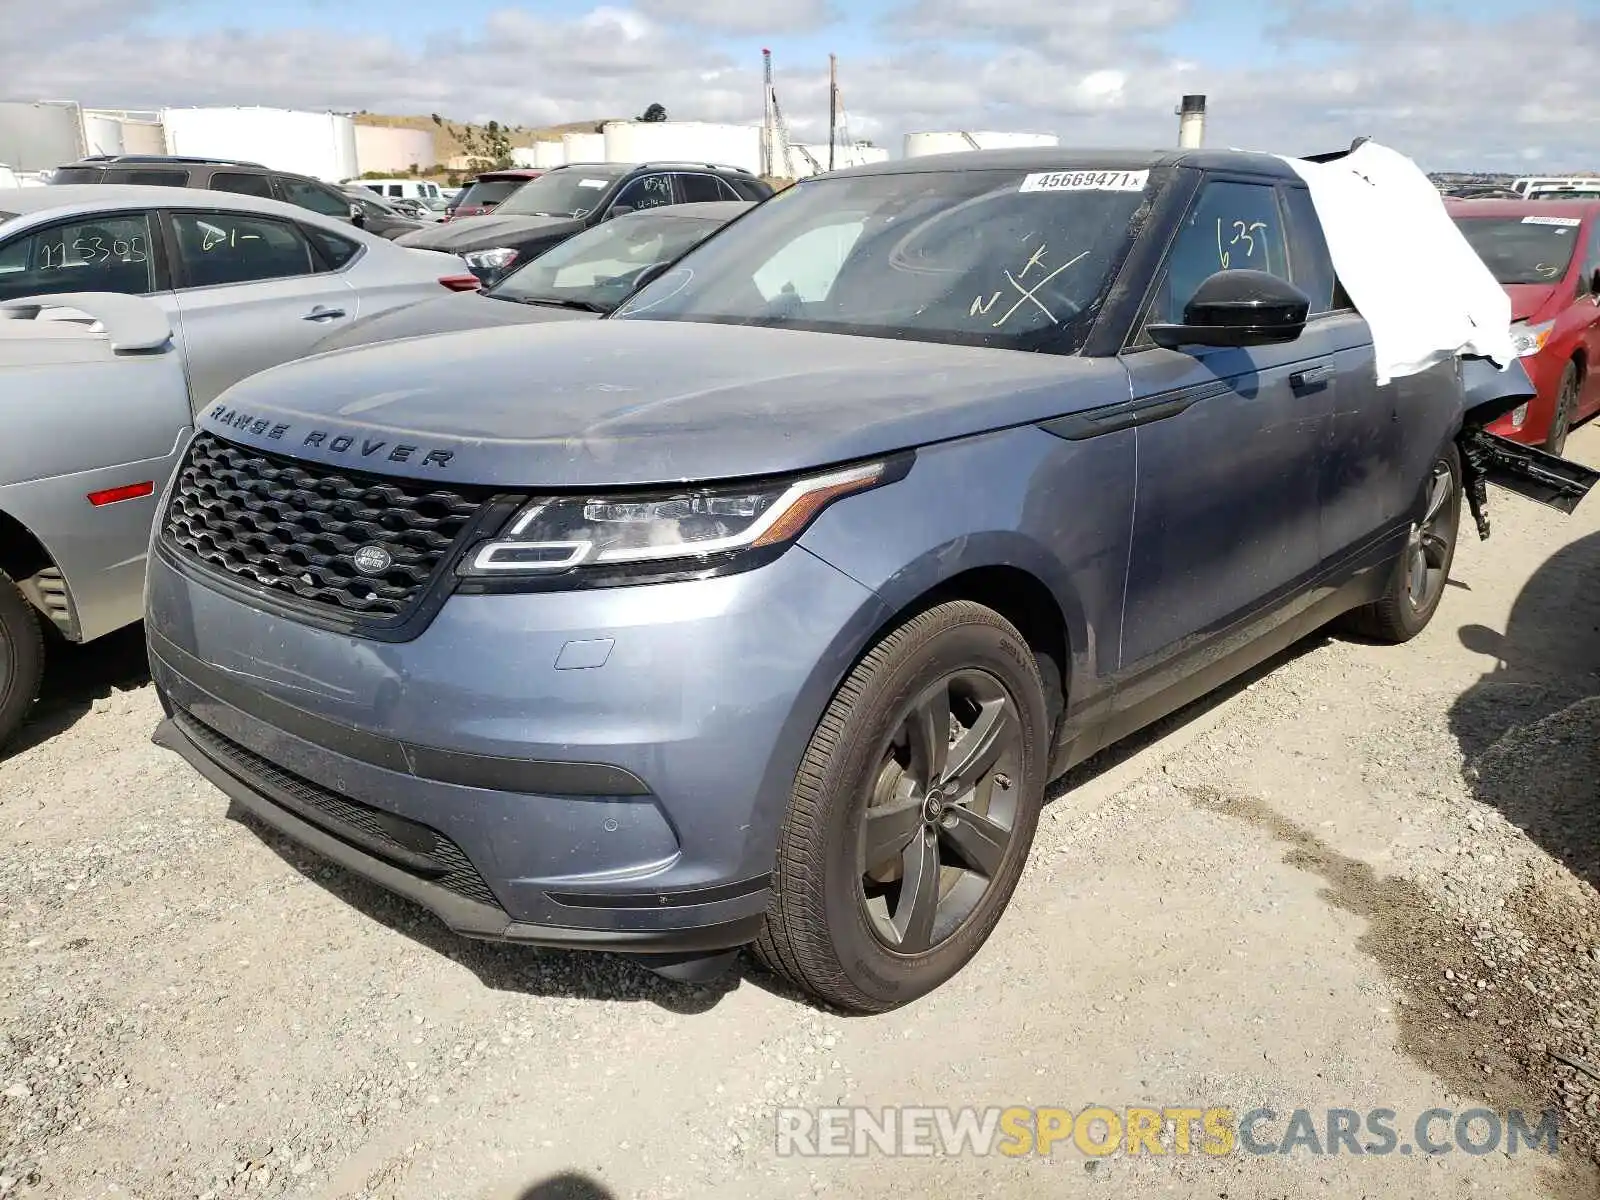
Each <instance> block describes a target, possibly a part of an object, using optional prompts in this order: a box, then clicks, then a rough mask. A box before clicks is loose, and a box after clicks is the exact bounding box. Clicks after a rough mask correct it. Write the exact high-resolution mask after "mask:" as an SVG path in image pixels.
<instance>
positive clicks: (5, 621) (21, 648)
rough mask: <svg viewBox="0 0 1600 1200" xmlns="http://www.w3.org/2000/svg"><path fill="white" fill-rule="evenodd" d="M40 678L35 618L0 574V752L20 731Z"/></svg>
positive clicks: (40, 645)
mask: <svg viewBox="0 0 1600 1200" xmlns="http://www.w3.org/2000/svg"><path fill="white" fill-rule="evenodd" d="M43 677H44V638H43V636H42V631H41V629H40V626H39V618H38V617H37V616H36V615H35V613H34V611H33V606H32V605H31V604H29V603H28V602H27V600H26V599H24V598H23V595H22V593H21V591H19V590H18V589H17V585H16V584H15V583H13V582H12V581H11V576H9V575H7V574H6V573H5V572H4V571H0V750H4V749H5V746H6V743H7V742H9V741H10V740H11V737H12V735H13V734H15V733H16V732H17V730H19V729H20V728H22V722H23V721H24V719H26V717H27V715H28V710H29V709H30V708H32V707H33V701H34V699H35V697H37V696H38V694H39V683H40V680H41V679H42V678H43Z"/></svg>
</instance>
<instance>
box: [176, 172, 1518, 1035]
mask: <svg viewBox="0 0 1600 1200" xmlns="http://www.w3.org/2000/svg"><path fill="white" fill-rule="evenodd" d="M1507 377H1508V378H1510V376H1509V375H1508V376H1507ZM1516 377H1517V378H1518V379H1520V380H1521V382H1522V384H1523V385H1524V386H1523V392H1522V394H1526V387H1525V384H1526V377H1525V376H1523V375H1522V374H1521V372H1517V373H1516ZM1461 380H1462V368H1461V365H1460V364H1459V363H1458V362H1454V361H1452V362H1447V363H1444V364H1441V365H1440V366H1438V367H1436V368H1433V369H1432V370H1429V371H1427V372H1425V373H1422V374H1419V375H1413V376H1409V377H1406V378H1403V379H1399V380H1396V381H1395V382H1393V383H1391V384H1389V385H1387V386H1384V387H1379V386H1378V385H1377V384H1376V383H1375V377H1374V367H1373V359H1372V350H1371V338H1370V335H1369V332H1368V329H1367V327H1366V325H1365V323H1364V322H1363V321H1362V319H1361V317H1360V316H1359V315H1358V314H1357V313H1356V312H1355V311H1354V310H1353V309H1352V308H1351V307H1350V305H1349V303H1348V301H1347V300H1346V299H1345V298H1344V296H1343V294H1342V289H1340V287H1339V286H1338V281H1337V280H1336V278H1335V276H1334V271H1333V268H1332V266H1331V264H1330V262H1329V257H1328V252H1327V249H1326V246H1325V244H1324V241H1323V238H1322V234H1321V230H1320V227H1319V225H1318V222H1317V218H1316V213H1315V211H1314V208H1313V206H1312V204H1311V202H1310V198H1309V196H1308V195H1307V193H1306V191H1305V190H1304V187H1303V185H1302V184H1301V183H1300V181H1299V180H1298V178H1297V177H1296V176H1295V174H1294V173H1293V172H1292V171H1291V170H1290V169H1289V168H1288V167H1287V165H1286V164H1284V163H1283V162H1281V161H1280V160H1278V159H1275V158H1272V157H1269V156H1254V155H1247V154H1238V153H1231V152H1230V153H1222V152H1174V153H1142V152H1141V153H1131V152H1130V153H1097V154H1088V153H1069V152H1065V151H1026V152H1019V151H1006V152H985V153H973V154H965V155H957V156H951V157H949V158H926V159H917V160H911V161H908V162H901V163H891V164H885V165H882V166H878V167H873V168H867V169H862V170H855V171H844V172H838V173H835V174H833V175H829V176H827V177H823V178H819V179H816V180H814V181H810V182H806V183H802V184H800V185H798V186H796V187H794V188H792V189H790V190H788V191H785V192H784V193H782V194H780V195H779V196H778V197H776V198H774V199H772V200H770V201H768V202H766V203H764V204H762V205H759V206H757V207H756V208H755V209H753V210H752V211H751V212H750V213H749V214H747V215H746V216H744V217H741V218H739V219H738V220H736V221H734V222H733V223H732V224H730V225H729V226H727V227H725V228H724V229H723V230H722V231H720V232H719V233H717V234H716V235H714V236H713V237H711V238H710V239H709V240H708V241H706V242H705V243H703V244H702V245H701V246H700V247H698V248H697V249H695V250H693V251H691V252H690V254H689V255H688V256H687V257H685V258H683V259H681V260H679V261H678V262H677V263H676V264H674V265H672V266H670V267H669V268H667V269H665V270H664V271H663V272H661V273H658V274H657V275H656V277H655V278H653V279H652V280H651V281H649V282H648V283H646V284H645V286H643V287H642V288H641V289H640V290H638V291H637V292H636V293H635V294H634V295H633V297H632V298H631V299H630V300H629V301H628V302H627V303H626V304H624V305H623V306H622V308H621V309H619V310H618V311H617V312H616V313H615V314H614V315H612V316H610V317H608V318H606V319H603V320H599V321H592V322H584V323H576V322H574V323H559V324H552V325H548V326H531V327H515V328H495V329H484V330H476V331H468V332H455V333H445V334H439V335H436V336H425V337H417V338H408V339H405V340H402V341H398V342H394V343H390V344H387V345H380V346H373V347H366V348H358V349H351V350H341V351H336V352H332V353H328V354H323V355H318V356H316V357H313V358H311V359H309V360H306V361H302V362H299V363H293V364H289V365H285V366H282V367H278V368H275V369H273V370H270V371H267V372H264V373H262V374H260V375H257V376H255V377H253V378H251V379H249V380H246V381H245V382H243V383H240V384H239V385H237V386H236V387H234V388H233V389H232V390H231V391H229V392H228V393H226V394H225V395H224V396H223V397H222V398H221V399H220V400H219V401H218V402H216V403H215V404H214V405H213V406H212V407H210V408H209V409H208V410H207V411H206V412H205V413H204V414H202V416H201V419H200V421H199V423H198V424H199V428H198V432H197V434H196V436H195V438H194V441H193V444H192V446H191V447H190V449H189V451H188V454H187V457H186V459H185V461H184V463H183V465H182V467H181V469H180V470H179V471H178V472H177V473H176V475H175V477H174V480H173V483H172V485H171V486H170V488H169V491H168V495H167V497H166V499H165V501H164V505H163V509H162V513H161V516H160V518H159V519H158V521H157V525H156V530H155V535H154V539H153V543H152V551H151V560H150V572H149V583H148V614H147V615H148V630H149V646H150V653H151V661H152V665H153V670H154V674H155V679H156V682H157V685H158V687H159V690H160V694H161V697H162V701H163V704H164V707H165V709H166V714H167V720H166V721H165V722H164V723H163V726H162V728H161V730H160V731H159V732H158V734H157V738H158V740H159V741H161V742H162V743H163V744H165V745H167V746H170V747H172V748H173V749H175V750H177V751H178V752H179V753H181V754H182V755H183V756H184V757H186V758H187V759H188V760H189V761H190V762H191V763H192V764H193V765H194V766H195V767H196V768H197V769H198V770H199V771H200V772H202V773H203V774H204V775H205V776H206V777H207V778H209V779H211V780H212V781H213V782H214V783H216V784H217V786H218V787H220V788H221V789H222V790H223V791H224V792H226V793H227V794H228V795H229V796H230V797H232V798H233V799H234V800H235V801H237V802H238V803H239V804H240V805H242V806H243V807H244V808H246V809H248V810H249V811H251V812H253V813H254V814H256V815H257V816H258V817H259V818H261V819H262V820H264V821H266V822H267V823H269V824H270V825H272V826H275V827H277V828H278V829H279V830H282V831H283V832H285V833H286V834H288V836H290V837H291V838H294V839H297V840H298V841H300V842H302V843H304V844H306V845H307V846H310V847H312V848H313V849H315V850H317V851H319V852H321V853H322V854H324V855H326V856H327V857H329V858H331V859H333V860H336V861H337V862H340V863H342V864H344V865H345V866H347V867H348V868H350V869H351V870H353V871H356V872H358V873H360V874H362V875H364V876H366V877H368V878H370V879H373V880H375V881H377V882H378V883H380V884H382V885H384V886H385V887H387V888H389V889H392V890H393V891H395V892H398V893H400V894H402V895H404V896H408V897H411V898H412V899H414V900H416V901H417V902H419V903H421V904H423V905H425V906H426V907H427V908H429V909H431V910H432V911H433V912H434V913H436V914H437V915H438V916H439V917H440V918H442V919H443V920H444V921H445V922H447V923H448V924H449V925H450V927H452V928H453V929H455V930H457V931H459V932H461V933H463V934H466V935H470V936H475V937H483V938H496V939H508V940H513V941H522V942H526V943H530V944H536V945H546V946H565V947H574V948H588V949H596V950H610V951H620V952H625V953H628V954H633V955H637V956H640V957H641V958H643V959H644V960H645V961H647V962H649V963H651V964H652V965H653V966H655V967H656V969H658V970H662V971H664V972H666V973H669V974H670V973H673V972H677V973H678V974H680V975H690V974H692V973H694V972H695V971H704V970H705V969H708V968H709V967H711V966H716V965H719V964H721V963H723V962H725V961H726V959H727V957H728V956H729V954H730V952H732V951H734V950H736V949H737V948H739V947H743V946H746V945H751V946H753V947H754V949H755V951H756V953H757V954H758V955H759V957H760V958H761V959H762V961H764V962H765V963H766V964H767V965H768V966H769V967H771V968H772V969H774V970H776V971H778V972H780V973H782V974H784V975H786V976H788V977H789V978H791V979H792V980H793V981H795V982H796V983H797V984H799V985H801V986H802V987H803V988H805V989H807V990H809V991H810V992H811V993H813V994H814V995H817V996H819V997H821V998H823V999H825V1000H827V1001H829V1002H832V1003H834V1004H837V1005H840V1006H843V1007H846V1008H850V1009H856V1010H864V1011H879V1010H884V1009H887V1008H891V1007H893V1006H895V1005H898V1004H901V1003H904V1002H906V1001H908V1000H910V999H913V998H915V997H917V996H919V995H921V994H924V993H926V992H927V991H929V990H930V989H932V988H934V987H936V986H938V985H939V984H940V983H942V982H943V981H944V980H946V979H948V978H949V977H950V976H951V975H953V974H954V973H955V972H956V971H958V970H959V969H960V968H961V966H962V965H963V964H964V963H965V962H966V961H967V960H968V959H969V958H970V957H971V956H972V955H973V954H974V953H975V952H976V951H977V949H978V948H979V947H980V946H981V945H982V944H983V942H984V941H985V939H986V938H987V937H988V936H989V934H990V931H991V930H992V929H993V928H994V926H995V924H996V922H997V921H998V920H999V918H1000V916H1001V913H1002V911H1003V910H1004V908H1005V906H1006V904H1007V902H1008V900H1009V899H1010V896H1011V893H1012V891H1013V889H1014V888H1015V886H1016V882H1017V879H1018V876H1019V873H1020V872H1021V870H1022V866H1023V861H1024V858H1025V856H1026V854H1027V851H1028V847H1029V844H1030V842H1031V840H1032V837H1033V833H1034V828H1035V823H1036V820H1037V818H1038V814H1039V809H1040V805H1041V802H1042V797H1043V795H1044V791H1045V787H1046V785H1047V783H1049V781H1050V780H1051V779H1052V778H1054V777H1056V776H1058V775H1059V774H1060V773H1061V772H1063V771H1064V770H1066V769H1067V768H1068V767H1070V766H1071V765H1073V764H1074V763H1077V762H1079V761H1081V760H1083V759H1084V758H1086V757H1087V756H1088V755H1090V754H1091V753H1093V752H1094V751H1096V750H1097V749H1099V748H1101V747H1103V746H1105V745H1107V744H1109V743H1111V742H1113V741H1115V740H1117V739H1119V738H1121V737H1123V736H1124V735H1126V734H1127V733H1129V732H1130V731H1132V730H1134V729H1136V728H1138V727H1140V726H1142V725H1145V724H1147V723H1149V722H1150V721H1152V720H1153V719H1155V718H1157V717H1159V716H1160V715H1162V714H1164V713H1166V712H1169V711H1171V710H1172V709H1174V708H1176V707H1178V706H1179V705H1181V704H1183V703H1185V702H1187V701H1189V700H1192V699H1194V698H1195V697H1197V696H1199V695H1201V694H1202V693H1204V692H1206V691H1207V690H1209V689H1212V688H1214V687H1215V686H1216V685H1217V684H1219V683H1220V682H1222V681H1223V680H1225V679H1227V678H1228V677H1230V676H1233V675H1236V674H1237V673H1239V672H1240V671H1242V670H1244V669H1246V668H1248V667H1250V666H1252V665H1253V664H1256V663H1259V662H1260V661H1261V660H1263V659H1264V658H1266V657H1267V656H1269V655H1271V654H1272V653H1274V652H1275V651H1277V650H1278V649H1280V648H1282V647H1284V646H1286V645H1288V644H1289V643H1290V642H1292V641H1294V640H1295V639H1297V638H1299V637H1301V636H1303V635H1304V634H1306V633H1307V632H1309V631H1311V630H1313V629H1315V628H1317V627H1319V626H1321V625H1323V624H1325V623H1327V622H1329V621H1332V620H1334V619H1336V618H1337V619H1340V620H1342V621H1344V622H1346V623H1347V624H1350V625H1352V626H1354V627H1356V628H1358V629H1360V630H1361V631H1363V632H1364V633H1365V634H1367V635H1369V636H1372V637H1376V638H1380V639H1385V640H1389V641H1403V640H1405V639H1407V638H1409V637H1411V636H1413V635H1415V634H1416V633H1417V632H1418V631H1419V630H1421V629H1422V627H1423V626H1424V625H1425V624H1426V623H1427V622H1428V620H1429V618H1430V617H1431V616H1432V614H1433V612H1434V609H1435V607H1436V606H1437V605H1438V603H1439V600H1440V597H1441V595H1442V593H1443V591H1444V584H1445V578H1446V574H1447V573H1448V571H1449V568H1450V562H1451V556H1452V553H1453V550H1454V547H1455V542H1456V534H1457V530H1458V527H1459V524H1460V514H1461V510H1462V495H1463V482H1464V479H1465V482H1467V483H1468V484H1471V483H1472V482H1473V480H1472V478H1471V477H1470V474H1471V470H1472V466H1471V464H1469V463H1467V462H1466V461H1465V459H1464V457H1463V456H1462V454H1461V453H1460V452H1459V450H1458V446H1457V441H1458V437H1459V436H1460V435H1461V434H1462V431H1463V414H1464V400H1463V386H1462V381H1461ZM1513 402H1514V401H1513ZM1474 461H1476V460H1474Z"/></svg>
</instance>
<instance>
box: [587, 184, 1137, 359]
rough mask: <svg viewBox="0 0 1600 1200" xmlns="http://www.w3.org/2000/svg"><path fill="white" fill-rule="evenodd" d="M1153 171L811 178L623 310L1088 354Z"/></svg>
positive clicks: (634, 314)
mask: <svg viewBox="0 0 1600 1200" xmlns="http://www.w3.org/2000/svg"><path fill="white" fill-rule="evenodd" d="M1145 174H1146V173H1145V172H1078V171H1073V172H1036V173H1033V174H1025V173H1024V172H1021V171H995V170H983V171H974V170H967V171H938V172H921V173H915V174H889V175H867V176H861V177H859V178H850V177H844V178H832V179H829V178H822V179H818V180H816V181H815V182H810V183H802V184H797V185H795V186H794V187H791V188H789V189H788V190H786V191H784V192H780V193H779V194H778V195H777V196H776V197H774V198H773V199H771V200H768V201H766V202H765V203H763V204H762V205H761V206H760V207H758V208H756V209H754V210H753V211H752V212H751V213H750V215H749V216H747V217H746V218H745V219H744V220H742V221H740V222H739V223H738V224H737V225H735V226H733V227H731V228H730V229H729V230H728V231H727V233H726V234H725V235H723V236H721V237H717V238H714V239H712V240H711V241H709V242H707V243H706V244H705V245H704V246H702V247H700V248H699V249H697V250H696V251H694V252H693V253H692V254H690V255H689V256H688V257H687V258H685V259H684V261H683V262H682V263H680V264H678V266H677V267H676V268H674V269H673V270H671V271H668V272H667V273H666V274H665V275H663V276H662V277H661V278H660V279H658V280H655V281H654V282H652V283H650V284H649V285H647V286H646V287H645V288H643V289H642V290H641V291H640V292H639V293H638V294H637V295H636V296H634V297H633V298H632V299H631V300H629V301H628V302H627V303H626V304H625V305H623V306H622V307H621V308H620V309H619V310H618V311H617V313H616V314H615V315H616V317H617V318H619V319H629V318H637V319H643V320H666V321H711V322H720V323H723V324H735V325H764V326H774V327H783V328H792V329H807V330H820V331H824V332H832V333H850V334H862V335H868V336H875V337H893V338H911V339H916V340H919V341H929V342H953V343H959V344H966V345H981V346H998V347H1005V348H1009V349H1016V350H1039V351H1050V352H1055V353H1068V354H1070V353H1075V352H1076V351H1077V350H1078V348H1079V347H1080V346H1082V344H1083V340H1084V338H1085V337H1086V336H1087V335H1088V331H1089V327H1090V326H1091V325H1092V324H1093V320H1094V316H1095V314H1096V312H1097V311H1098V309H1099V306H1100V303H1101V300H1102V296H1103V294H1104V292H1105V290H1106V285H1107V282H1108V281H1109V279H1110V278H1111V277H1112V274H1113V273H1114V271H1115V270H1116V268H1117V266H1118V265H1119V264H1120V262H1121V260H1122V257H1123V255H1124V254H1125V252H1126V250H1127V247H1128V245H1129V244H1130V242H1131V240H1132V233H1133V228H1134V217H1135V215H1136V214H1137V213H1138V212H1139V210H1140V208H1141V206H1142V205H1143V204H1144V193H1145V186H1146V185H1145Z"/></svg>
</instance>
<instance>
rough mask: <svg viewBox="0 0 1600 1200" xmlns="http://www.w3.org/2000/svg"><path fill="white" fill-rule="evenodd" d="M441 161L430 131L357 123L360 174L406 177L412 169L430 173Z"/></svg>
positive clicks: (357, 157)
mask: <svg viewBox="0 0 1600 1200" xmlns="http://www.w3.org/2000/svg"><path fill="white" fill-rule="evenodd" d="M438 161H439V152H438V150H436V149H435V148H434V144H433V131H432V130H431V129H398V128H393V127H391V126H388V125H363V124H361V123H360V122H359V121H358V122H356V165H357V167H358V168H359V170H358V172H357V173H358V174H361V175H365V174H367V173H368V172H371V171H381V172H383V173H384V174H385V175H405V174H407V173H408V172H409V171H410V170H411V168H412V167H418V168H421V169H422V170H427V168H429V167H431V166H433V165H434V163H436V162H438Z"/></svg>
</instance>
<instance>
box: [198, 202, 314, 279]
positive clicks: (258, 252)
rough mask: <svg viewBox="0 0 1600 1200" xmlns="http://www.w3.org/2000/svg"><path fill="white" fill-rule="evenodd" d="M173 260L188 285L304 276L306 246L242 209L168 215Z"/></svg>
mask: <svg viewBox="0 0 1600 1200" xmlns="http://www.w3.org/2000/svg"><path fill="white" fill-rule="evenodd" d="M172 229H173V232H174V233H175V234H177V243H178V245H177V250H178V259H179V261H181V262H182V263H183V268H184V273H185V275H186V276H187V277H188V285H189V286H190V287H218V286H220V285H222V284H225V283H251V282H254V281H256V280H261V279H286V278H288V277H290V276H294V275H310V274H311V273H312V271H313V269H314V267H313V263H312V258H311V246H310V245H309V244H308V243H307V242H306V240H305V238H304V237H303V236H302V235H301V233H300V231H299V230H298V229H297V228H296V227H295V226H293V225H290V224H288V223H287V222H284V221H274V220H270V219H268V218H266V217H257V216H251V215H245V214H242V213H173V214H172Z"/></svg>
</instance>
